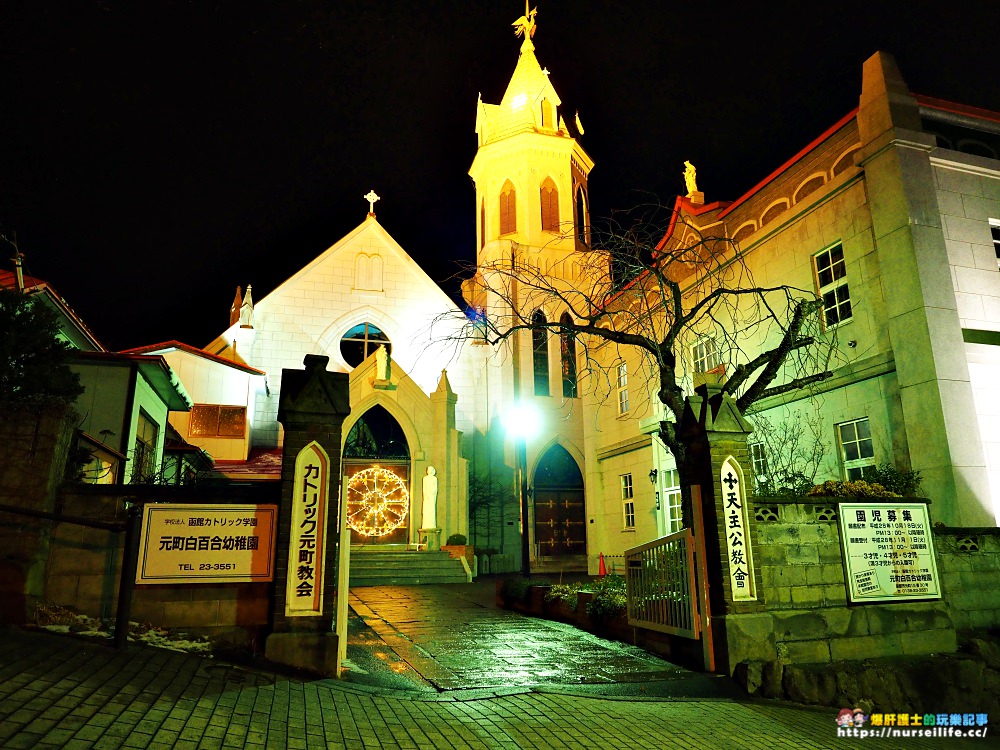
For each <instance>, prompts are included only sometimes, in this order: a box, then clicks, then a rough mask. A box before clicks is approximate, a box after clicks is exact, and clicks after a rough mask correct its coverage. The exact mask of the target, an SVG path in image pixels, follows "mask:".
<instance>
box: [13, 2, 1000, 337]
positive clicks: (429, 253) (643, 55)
mask: <svg viewBox="0 0 1000 750" xmlns="http://www.w3.org/2000/svg"><path fill="white" fill-rule="evenodd" d="M537 4H538V16H537V22H538V31H537V33H536V36H535V38H534V42H535V47H536V55H537V57H538V60H539V62H540V63H541V64H542V65H543V66H545V67H547V68H548V69H549V70H550V71H551V81H552V83H553V85H554V86H555V88H556V90H557V91H558V92H559V94H560V96H561V98H562V100H563V109H562V111H563V113H564V115H565V116H566V119H567V120H568V121H569V120H570V119H571V118H572V116H573V113H574V112H575V111H577V110H578V111H579V112H580V118H581V120H582V122H583V125H584V128H585V129H586V134H585V135H584V137H583V138H582V139H581V140H582V143H583V146H584V148H585V149H587V151H588V152H589V153H590V155H591V156H592V157H593V158H594V160H595V161H596V163H597V166H596V167H595V168H594V170H593V172H592V174H591V181H590V197H591V203H592V212H593V214H594V216H595V222H596V223H600V220H601V217H605V216H608V215H609V214H610V212H611V211H612V210H613V209H617V208H628V207H630V206H634V205H636V204H638V203H644V202H648V201H650V200H660V201H662V202H664V203H672V202H673V198H674V196H675V195H676V194H677V193H679V192H681V191H683V188H684V182H683V179H682V177H681V172H682V170H683V161H684V160H685V159H690V160H691V161H692V162H693V163H694V164H695V165H696V166H697V168H698V186H699V189H701V190H702V191H703V192H704V193H705V196H706V200H708V201H714V200H733V199H735V198H737V197H739V196H740V195H741V194H742V193H743V192H745V191H746V190H747V189H749V188H750V187H752V186H753V185H754V184H755V183H757V182H758V181H759V180H761V179H763V178H764V177H765V176H767V175H768V174H769V173H770V172H771V171H772V170H773V169H775V168H776V167H777V166H779V165H780V164H781V163H782V162H783V161H785V160H786V159H787V158H789V157H790V156H792V155H793V154H794V153H795V152H796V151H798V150H799V149H800V148H802V147H803V146H804V145H806V144H807V143H808V142H809V141H810V140H812V139H813V138H815V137H816V136H817V135H819V134H820V133H821V132H822V131H823V130H825V129H826V127H828V126H829V125H830V124H832V123H833V122H834V121H835V120H836V119H838V118H839V117H840V116H842V115H843V114H845V113H846V112H847V111H849V110H850V109H851V108H852V107H854V106H856V104H857V97H858V94H859V92H860V82H861V65H862V63H863V61H864V60H865V59H866V58H867V57H868V56H870V55H871V54H872V53H873V52H874V51H876V50H877V49H884V50H886V51H889V52H891V53H892V54H894V55H895V56H896V59H897V61H898V63H899V65H900V67H901V69H902V72H903V76H904V78H905V79H906V81H907V83H908V84H909V86H910V88H911V89H912V90H913V91H915V92H918V93H923V94H927V95H930V96H936V97H940V98H943V99H950V100H953V101H958V102H962V103H965V104H970V105H975V106H980V107H986V108H990V109H994V110H1000V86H998V81H1000V75H998V73H1000V62H998V61H997V57H996V47H995V45H996V38H995V34H996V30H997V28H998V25H1000V23H998V21H1000V17H998V16H1000V13H998V12H997V11H996V10H995V9H994V11H993V12H992V19H990V18H987V17H985V16H983V15H981V14H976V13H972V12H971V11H970V9H968V8H965V9H963V8H962V5H963V4H961V3H957V4H943V3H934V4H930V3H924V2H910V3H905V4H902V3H900V4H897V3H884V2H883V3H879V2H866V3H861V2H840V3H830V4H828V5H824V6H822V10H815V7H816V6H815V5H814V4H807V3H801V2H799V3H769V4H767V5H766V7H765V5H764V4H761V3H742V4H740V5H739V10H734V11H732V12H726V13H724V12H723V9H724V8H728V7H730V6H733V7H735V6H736V4H735V3H715V4H705V3H671V2H633V3H616V2H607V1H604V2H598V1H596V0H594V1H592V2H591V1H588V0H538V3H537ZM523 12H524V6H523V4H522V3H521V2H520V1H519V0H474V1H468V0H467V1H466V2H458V1H457V0H452V1H447V0H421V1H420V2H417V1H416V0H411V1H410V2H389V1H387V0H381V1H380V0H369V2H351V3H347V2H342V1H337V0H300V1H293V0H281V2H266V3H265V2H250V3H247V2H234V1H231V0H221V1H219V2H209V1H207V0H206V1H205V2H200V1H198V2H163V1H162V0H141V1H140V2H134V0H129V1H128V2H126V1H124V0H121V1H120V0H102V1H95V0H88V1H81V2H46V1H45V0H26V1H24V2H19V1H17V0H13V1H11V0H8V2H5V3H3V4H2V7H0V102H2V105H3V107H2V112H0V228H2V230H3V231H4V232H6V233H9V232H10V231H11V230H16V232H17V237H18V241H19V244H20V248H21V251H22V252H23V253H24V254H25V256H26V270H27V271H28V272H29V273H31V274H34V275H37V276H39V277H41V278H43V279H45V280H47V281H49V282H50V283H52V284H53V285H54V286H55V287H56V288H57V289H58V290H59V291H60V293H61V294H62V295H63V296H64V297H65V298H66V299H67V301H68V302H69V303H70V305H71V306H72V307H73V308H74V309H75V310H76V311H77V312H78V313H79V314H80V315H81V316H82V317H83V319H84V320H85V321H86V322H87V323H88V324H89V325H90V327H91V329H92V330H93V331H94V332H95V334H96V335H97V336H98V337H99V338H100V339H101V340H103V341H104V342H105V344H106V345H107V346H108V347H109V348H111V349H122V348H127V347H133V346H139V345H142V344H149V343H154V342H157V341H163V340H168V339H179V340H181V341H184V342H186V343H190V344H194V345H196V346H203V345H205V344H207V343H208V342H209V341H210V340H211V339H212V338H214V337H215V336H216V335H218V334H219V333H221V332H222V331H223V330H224V329H225V328H226V326H227V325H228V321H229V319H228V315H229V305H230V303H231V301H232V298H233V293H234V291H235V288H236V285H237V284H241V285H243V286H245V285H246V284H247V283H252V284H253V291H254V296H255V299H258V300H259V299H260V298H262V297H263V296H264V295H265V294H266V293H268V292H269V291H271V290H272V289H273V288H274V287H275V286H277V285H278V284H280V283H281V282H282V281H283V280H284V279H286V278H288V277H289V276H290V275H291V274H293V273H294V272H295V271H297V270H298V269H299V268H301V267H302V266H303V265H305V264H306V263H307V262H308V261H309V260H311V259H312V258H314V257H315V256H316V255H318V254H319V253H321V252H322V251H323V250H325V249H326V248H327V247H329V246H330V245H332V244H333V243H334V242H336V241H337V240H338V239H340V238H341V237H342V236H343V235H344V234H346V233H347V232H348V231H350V230H351V229H353V228H354V227H355V226H356V225H358V224H359V223H361V221H363V219H364V217H365V213H366V211H367V208H368V204H367V202H366V201H364V199H363V198H362V196H363V195H364V194H365V193H367V192H368V190H369V189H371V188H374V189H375V191H376V192H377V193H378V194H379V195H380V196H381V197H382V201H381V202H379V203H378V204H377V206H376V212H377V214H378V218H379V221H380V223H381V224H382V225H383V226H384V227H385V228H386V229H387V230H388V231H389V233H390V234H391V235H392V236H393V237H395V238H396V240H397V241H398V242H399V243H400V244H401V245H402V246H403V248H404V249H406V250H407V251H408V252H409V253H410V255H411V256H412V257H413V258H414V259H415V260H416V261H417V262H418V263H419V264H420V265H421V266H422V267H423V268H424V269H425V270H426V271H427V272H428V273H429V274H430V275H431V277H432V278H434V279H435V280H437V281H439V282H442V284H443V286H444V287H445V289H446V290H447V291H449V293H452V294H453V295H454V294H455V293H456V290H457V286H456V285H455V283H454V282H453V281H452V282H448V281H446V279H448V277H451V276H452V275H453V274H454V273H455V272H456V270H457V268H456V265H455V261H456V260H462V261H466V262H468V261H471V260H473V259H474V256H475V221H476V210H475V205H474V204H475V194H474V190H473V187H472V184H471V180H470V179H469V177H468V174H467V172H468V168H469V165H470V164H471V163H472V159H473V157H474V155H475V148H476V136H475V133H474V129H475V115H476V108H475V104H476V96H477V93H478V92H482V95H483V99H484V100H485V101H487V102H490V103H499V101H500V98H501V96H502V94H503V90H504V88H505V86H506V83H507V81H508V80H509V78H510V75H511V73H512V72H513V69H514V66H515V64H516V61H517V54H518V49H519V46H520V40H518V39H517V38H516V37H515V36H514V34H513V30H512V28H511V23H512V22H513V21H514V20H515V19H516V18H517V17H518V16H520V15H521V14H522V13H523ZM11 254H12V252H11V249H10V247H9V246H6V245H5V246H3V247H2V248H0V267H2V268H5V269H9V268H10V267H11V264H10V262H9V261H8V258H9V257H10V255H11Z"/></svg>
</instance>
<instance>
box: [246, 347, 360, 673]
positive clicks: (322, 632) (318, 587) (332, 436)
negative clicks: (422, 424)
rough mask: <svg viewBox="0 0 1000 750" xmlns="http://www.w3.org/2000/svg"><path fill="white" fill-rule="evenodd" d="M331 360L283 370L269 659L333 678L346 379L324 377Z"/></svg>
mask: <svg viewBox="0 0 1000 750" xmlns="http://www.w3.org/2000/svg"><path fill="white" fill-rule="evenodd" d="M328 363H329V357H323V356H318V355H312V354H310V355H306V357H305V360H304V361H303V364H304V365H305V369H303V370H282V372H281V396H280V399H279V404H278V421H279V422H280V423H281V424H282V426H283V427H284V444H283V446H282V454H281V456H282V464H281V504H280V511H279V514H278V515H279V522H278V537H277V552H276V554H275V574H274V597H273V600H272V603H271V607H272V621H273V623H274V625H273V630H272V632H271V634H270V635H269V636H268V638H267V641H266V642H265V646H264V648H265V655H266V656H267V658H268V659H271V660H272V661H276V662H279V663H282V664H288V665H290V666H293V667H297V668H300V669H307V670H310V671H312V672H318V673H320V674H327V675H334V674H336V673H337V654H338V638H337V635H336V634H335V633H334V632H333V626H334V621H335V618H336V605H337V595H338V593H342V594H343V595H344V596H346V594H347V592H346V591H345V592H338V591H337V558H338V549H339V546H338V543H339V540H340V534H339V531H340V474H341V471H340V446H341V435H342V428H343V424H344V419H345V418H346V417H347V415H348V414H349V413H350V400H349V395H348V376H347V375H346V374H344V373H333V372H327V370H326V366H327V364H328Z"/></svg>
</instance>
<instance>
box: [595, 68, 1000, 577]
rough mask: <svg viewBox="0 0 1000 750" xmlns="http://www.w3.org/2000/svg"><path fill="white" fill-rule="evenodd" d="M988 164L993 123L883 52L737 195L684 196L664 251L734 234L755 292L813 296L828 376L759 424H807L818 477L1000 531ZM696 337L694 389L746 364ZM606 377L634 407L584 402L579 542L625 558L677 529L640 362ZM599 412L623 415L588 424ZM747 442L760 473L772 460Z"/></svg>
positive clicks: (999, 356) (667, 465) (996, 281)
mask: <svg viewBox="0 0 1000 750" xmlns="http://www.w3.org/2000/svg"><path fill="white" fill-rule="evenodd" d="M998 153H1000V114H997V113H992V112H986V111H982V110H977V109H973V108H970V107H965V106H962V105H958V104H953V103H950V102H944V101H941V100H937V99H932V98H929V97H923V96H919V95H914V94H912V93H911V92H910V91H909V89H908V88H907V86H906V84H905V82H904V80H903V78H902V76H901V74H900V72H899V70H898V69H897V67H896V65H895V62H894V61H893V59H892V58H891V57H890V56H889V55H887V54H885V53H878V54H876V55H874V56H873V57H871V58H870V59H869V60H867V61H866V62H865V64H864V70H863V84H862V91H861V97H860V103H859V107H858V108H856V109H854V110H852V111H851V112H849V113H847V114H846V115H845V116H844V117H843V118H842V119H841V120H839V121H838V122H836V123H834V124H833V125H831V127H830V128H829V129H828V130H827V131H826V132H824V133H823V134H821V135H820V136H819V137H817V138H816V139H815V140H813V141H812V142H811V143H809V144H808V145H807V146H806V147H805V148H804V149H802V150H801V151H800V152H799V153H797V154H795V155H794V156H793V157H792V158H791V159H789V160H788V161H787V162H786V163H785V164H783V165H781V166H780V167H778V168H777V169H776V170H775V171H774V172H773V173H772V174H770V175H768V176H767V177H766V178H765V179H763V180H762V181H761V182H760V183H759V184H758V185H756V186H755V187H754V188H753V189H752V190H750V191H749V192H748V193H747V194H745V195H743V196H741V197H740V198H738V199H737V200H735V201H720V202H714V203H707V204H706V203H704V200H703V198H702V196H701V195H700V194H689V195H688V196H686V197H681V198H678V200H677V202H676V206H675V208H676V211H677V213H678V215H679V219H678V220H677V221H676V222H675V223H674V224H673V225H672V227H671V230H670V232H668V234H667V236H666V237H665V238H664V242H670V241H676V242H680V243H681V244H683V243H684V242H686V241H693V240H688V238H687V237H686V236H680V235H681V234H682V233H685V232H688V233H691V235H692V236H694V235H697V234H698V233H704V234H712V235H714V236H722V237H727V238H731V239H733V240H735V241H736V242H737V243H738V246H739V249H740V251H741V253H742V254H743V259H744V262H745V263H746V265H747V267H748V268H749V270H750V271H751V272H752V274H753V278H754V281H755V283H756V284H757V285H760V286H776V285H786V284H787V285H791V286H794V287H798V288H800V289H804V290H813V291H815V292H816V293H817V294H818V295H820V296H821V297H822V300H823V311H822V314H823V321H822V322H823V330H824V334H823V335H824V336H827V337H832V338H833V340H834V341H835V349H834V354H833V358H832V359H831V362H830V367H831V368H832V370H833V377H832V378H830V379H829V380H826V381H824V382H823V383H820V384H817V385H816V386H814V387H813V388H811V389H810V390H808V391H796V392H792V393H787V394H783V395H780V396H775V397H773V398H771V399H768V400H766V401H763V402H760V403H759V404H758V405H757V406H756V411H757V412H758V414H760V415H761V416H762V417H763V418H765V419H767V420H770V421H771V422H772V423H780V422H787V421H788V420H792V421H794V420H812V423H813V424H814V425H815V427H816V429H817V432H818V434H819V437H820V439H821V440H822V441H823V444H824V448H825V450H824V457H823V460H822V462H821V463H820V465H819V468H818V472H817V474H816V481H817V482H819V481H823V480H825V479H831V478H836V479H856V478H861V477H863V476H864V475H865V472H866V469H867V468H868V467H871V466H875V465H876V464H891V465H893V466H895V467H896V468H898V469H901V470H915V471H919V472H920V475H921V477H922V480H923V484H922V487H921V494H922V495H926V496H927V497H929V498H930V499H931V500H932V504H931V506H930V507H931V514H932V518H933V520H934V521H939V522H943V523H945V524H947V525H950V526H994V525H996V519H997V513H998V509H1000V447H998V440H1000V434H998V432H997V427H996V415H997V413H998V404H997V400H996V396H995V394H994V390H995V389H994V388H992V387H991V384H993V383H995V382H997V379H998V377H1000V349H998V348H997V345H998V344H1000V272H998V270H997V268H998V259H1000V160H998ZM709 192H710V188H709ZM689 293H693V286H692V287H691V288H690V289H689ZM701 334H702V335H701V336H700V337H698V338H697V340H693V341H692V342H691V343H690V348H689V350H688V351H687V352H686V354H687V358H688V361H687V362H686V363H684V364H685V367H686V368H687V369H688V370H689V371H690V372H692V373H694V377H695V378H698V377H702V378H703V377H705V373H706V372H708V371H712V372H715V373H722V374H723V376H724V373H725V372H726V371H727V369H728V370H729V371H730V372H731V371H732V368H733V367H734V366H735V365H737V364H738V363H739V361H733V360H731V359H730V358H729V352H727V351H725V350H724V349H723V347H722V345H721V343H720V342H721V337H720V336H718V335H715V334H713V332H712V331H703V332H701ZM757 344H758V346H762V345H763V342H762V341H761V342H757ZM633 354H634V353H633ZM616 356H617V355H616ZM604 364H605V366H606V367H608V368H612V367H616V366H622V365H623V366H624V368H625V370H626V371H627V373H628V378H629V379H628V382H627V386H626V387H630V388H631V389H632V396H631V402H632V403H633V404H637V405H638V406H639V408H632V409H631V410H626V411H625V412H623V411H622V409H621V408H618V409H617V412H618V413H617V415H615V414H614V413H615V411H616V409H615V405H614V404H609V403H608V402H607V400H606V399H600V400H593V399H591V400H588V402H587V409H586V410H585V413H587V414H588V417H587V419H586V421H585V424H586V425H590V424H594V423H600V424H601V425H603V426H604V428H603V429H602V431H601V432H598V431H593V430H588V431H587V433H586V444H587V451H586V460H587V499H588V515H589V516H590V518H591V519H593V522H592V524H590V525H588V528H589V529H591V530H592V534H591V537H590V539H589V544H590V548H591V549H592V550H594V551H597V550H601V551H603V552H604V553H605V554H609V553H611V554H620V553H621V551H622V550H623V549H625V548H627V547H630V546H632V545H633V543H635V542H639V541H646V540H649V539H652V538H655V537H656V536H658V535H661V534H663V533H664V531H669V530H672V529H673V528H675V527H676V526H677V515H676V509H675V506H674V503H673V502H672V500H671V497H672V496H673V494H674V490H673V489H672V488H671V487H670V486H669V484H670V482H671V477H672V476H674V472H673V471H672V469H673V466H674V464H673V460H672V458H671V457H670V456H669V454H667V453H665V452H664V451H663V450H662V448H660V447H659V441H658V440H657V439H656V438H655V437H654V436H653V432H654V431H655V429H656V422H657V421H658V418H659V413H660V412H659V411H658V409H657V405H656V404H655V403H651V402H650V398H649V395H648V393H647V388H646V385H647V384H646V383H645V382H639V383H636V382H635V379H634V373H637V372H639V371H640V369H641V363H640V362H639V361H638V358H637V357H634V356H633V357H632V358H631V359H629V358H628V356H626V360H625V361H623V362H621V363H619V362H617V361H612V360H611V359H610V358H609V359H607V361H605V363H604ZM636 391H638V395H639V398H637V397H636ZM628 402H629V397H628V396H625V403H628ZM602 409H603V410H606V411H610V412H611V413H612V414H613V415H614V416H615V417H616V418H615V419H611V420H608V419H599V418H595V417H596V415H597V414H598V412H600V410H602ZM800 423H802V422H800ZM754 439H755V438H754V436H751V455H752V457H753V463H754V464H755V466H754V469H755V470H756V471H757V473H758V474H760V475H765V476H766V474H767V472H768V464H769V462H773V460H774V459H775V457H774V456H773V455H772V456H768V455H767V451H766V450H765V446H764V445H763V444H762V443H760V442H757V443H756V444H755V443H754ZM803 439H806V438H803ZM785 447H786V449H787V448H789V446H785ZM653 470H655V471H656V474H655V476H653V477H652V478H653V480H654V481H653V483H652V484H646V482H645V478H646V477H647V476H649V475H650V472H652V471H653ZM591 569H592V570H594V569H595V561H594V559H593V558H591Z"/></svg>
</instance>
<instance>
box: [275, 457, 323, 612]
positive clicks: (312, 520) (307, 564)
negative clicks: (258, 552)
mask: <svg viewBox="0 0 1000 750" xmlns="http://www.w3.org/2000/svg"><path fill="white" fill-rule="evenodd" d="M329 467H330V459H329V457H328V456H327V454H326V451H324V450H323V448H322V446H320V444H319V443H317V442H315V441H313V442H311V443H309V445H307V446H306V447H305V448H303V449H302V450H301V451H300V452H299V455H298V456H297V457H296V459H295V481H294V483H293V485H292V507H291V511H292V512H291V533H290V543H289V547H288V579H287V585H286V591H285V595H286V598H285V614H286V615H287V616H317V615H321V614H323V576H324V573H325V569H324V563H325V560H326V519H327V501H328V499H329V491H330V471H329Z"/></svg>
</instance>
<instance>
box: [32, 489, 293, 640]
mask: <svg viewBox="0 0 1000 750" xmlns="http://www.w3.org/2000/svg"><path fill="white" fill-rule="evenodd" d="M276 489H277V488H276V486H272V487H268V486H267V485H263V486H260V487H253V488H227V487H220V488H197V487H194V488H171V487H158V488H149V487H142V488H140V487H128V486H122V487H119V488H106V487H105V488H100V487H76V488H72V487H71V488H67V490H66V491H64V492H63V493H62V494H61V496H60V506H61V512H62V513H64V514H66V515H70V516H79V517H86V518H88V519H90V520H96V521H108V522H119V523H124V521H125V511H124V508H125V502H126V500H128V501H131V502H141V501H149V500H156V499H158V500H161V501H166V500H172V501H174V502H181V501H189V502H201V503H217V502H226V501H228V502H273V501H274V498H268V497H258V496H259V495H261V494H267V492H268V490H272V492H271V494H275V495H276ZM199 490H200V491H199ZM137 491H138V492H141V493H142V495H143V497H137V496H136V493H137ZM41 523H45V524H49V523H50V522H48V521H43V522H41ZM51 525H52V532H51V547H50V550H49V558H48V568H47V575H46V581H45V594H44V600H45V601H46V602H49V603H51V604H57V605H60V606H64V607H69V608H71V609H73V610H75V611H78V612H80V613H82V614H86V615H89V616H91V617H99V618H102V619H111V618H114V617H115V610H116V605H117V601H118V580H119V576H120V570H121V560H122V550H123V546H124V541H125V539H124V536H125V535H124V534H123V533H120V532H119V533H115V532H111V531H104V530H102V529H94V528H88V527H85V526H80V525H77V524H72V523H54V524H51ZM270 587H271V584H269V583H243V584H235V583H233V584H209V583H197V584H166V585H141V586H136V587H135V591H134V594H133V599H132V613H131V617H130V619H131V620H132V621H135V622H145V623H150V624H153V625H156V626H158V627H163V628H171V629H180V630H183V631H185V632H188V633H192V634H204V635H211V636H213V637H214V638H215V639H216V640H222V641H228V642H232V643H234V644H236V645H240V646H243V645H254V644H258V643H259V642H260V638H261V635H262V632H263V630H264V629H265V628H266V627H267V626H268V607H269V603H270Z"/></svg>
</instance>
